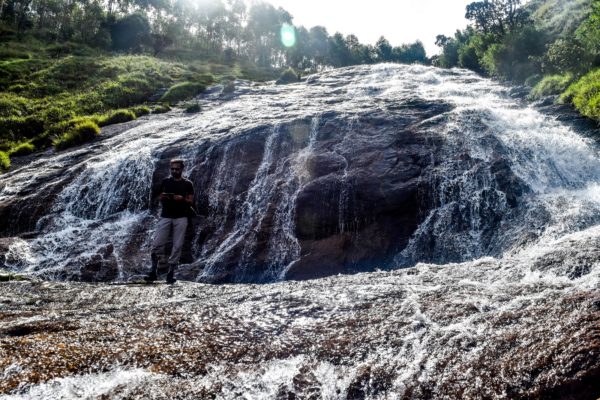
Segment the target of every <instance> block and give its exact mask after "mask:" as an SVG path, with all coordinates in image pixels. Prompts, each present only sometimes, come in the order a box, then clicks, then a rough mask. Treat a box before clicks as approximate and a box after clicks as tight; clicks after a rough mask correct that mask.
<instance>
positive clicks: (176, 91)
mask: <svg viewBox="0 0 600 400" xmlns="http://www.w3.org/2000/svg"><path fill="white" fill-rule="evenodd" d="M205 88H206V87H205V86H204V85H203V84H201V83H197V82H182V83H178V84H176V85H173V86H171V88H170V89H169V90H167V92H166V93H165V94H164V95H163V96H162V97H161V98H160V101H163V102H166V103H175V102H177V101H181V100H187V99H190V98H192V97H194V96H196V95H197V94H199V93H201V92H202V91H204V89H205Z"/></svg>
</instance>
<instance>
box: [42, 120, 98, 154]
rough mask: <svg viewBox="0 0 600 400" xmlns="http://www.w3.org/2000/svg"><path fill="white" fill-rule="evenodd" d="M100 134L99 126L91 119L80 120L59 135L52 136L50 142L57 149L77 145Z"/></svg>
mask: <svg viewBox="0 0 600 400" xmlns="http://www.w3.org/2000/svg"><path fill="white" fill-rule="evenodd" d="M99 134H100V127H98V125H97V124H96V123H95V122H93V121H91V120H87V121H82V122H79V123H77V124H76V125H74V126H73V127H71V128H70V129H68V130H67V131H66V132H65V133H63V134H62V135H61V136H58V137H56V138H54V140H53V141H52V144H53V145H54V147H56V148H57V149H58V150H61V149H65V148H67V147H71V146H77V145H80V144H83V143H85V142H88V141H90V140H92V139H93V138H95V137H96V136H98V135H99Z"/></svg>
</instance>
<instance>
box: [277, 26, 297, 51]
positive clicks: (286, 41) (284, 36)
mask: <svg viewBox="0 0 600 400" xmlns="http://www.w3.org/2000/svg"><path fill="white" fill-rule="evenodd" d="M280 36H281V43H282V44H283V45H284V46H285V47H293V46H294V45H295V44H296V30H295V29H294V26H293V25H290V24H283V25H282V26H281V32H280Z"/></svg>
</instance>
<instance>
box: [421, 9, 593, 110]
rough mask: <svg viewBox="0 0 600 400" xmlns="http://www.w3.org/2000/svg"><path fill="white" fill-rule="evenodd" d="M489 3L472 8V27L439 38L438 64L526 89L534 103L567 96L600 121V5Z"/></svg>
mask: <svg viewBox="0 0 600 400" xmlns="http://www.w3.org/2000/svg"><path fill="white" fill-rule="evenodd" d="M520 3H521V0H483V1H476V2H473V3H471V4H469V5H468V6H467V7H466V15H465V16H466V18H467V19H469V20H470V21H471V24H470V25H469V26H468V27H467V28H466V29H464V30H458V31H456V33H455V34H454V36H453V37H447V36H444V35H438V36H437V41H436V44H437V45H438V46H440V47H441V48H442V52H441V54H440V55H439V56H436V57H434V59H433V60H432V61H433V64H434V65H438V66H442V67H463V68H468V69H471V70H474V71H477V72H480V73H484V74H487V75H490V76H494V77H497V78H500V79H504V80H509V81H513V82H518V83H525V84H527V85H529V86H531V87H533V90H532V92H531V97H532V98H540V97H543V96H545V95H557V94H561V100H562V101H565V102H572V103H573V104H574V105H575V106H576V107H577V108H578V109H579V111H580V112H581V113H582V114H584V115H587V116H589V117H591V118H595V119H597V120H600V69H599V67H600V0H571V1H565V0H531V1H529V2H528V3H527V4H524V5H523V6H521V4H520Z"/></svg>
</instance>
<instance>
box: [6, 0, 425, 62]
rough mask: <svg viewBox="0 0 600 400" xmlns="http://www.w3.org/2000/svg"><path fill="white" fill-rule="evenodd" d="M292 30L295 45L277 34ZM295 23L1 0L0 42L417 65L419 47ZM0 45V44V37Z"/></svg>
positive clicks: (112, 2) (162, 6) (274, 16)
mask: <svg viewBox="0 0 600 400" xmlns="http://www.w3.org/2000/svg"><path fill="white" fill-rule="evenodd" d="M284 24H287V25H290V26H292V27H293V28H292V29H293V30H292V33H290V32H288V34H290V35H291V34H295V37H294V38H293V39H294V45H293V46H289V45H288V46H286V45H285V44H284V43H282V41H281V37H280V32H281V27H282V26H284ZM292 24H293V16H292V15H291V14H290V13H289V12H288V11H286V10H284V9H283V8H276V7H274V6H273V5H271V4H269V3H267V2H261V1H257V2H253V3H251V4H250V5H248V4H247V3H246V2H245V1H243V0H194V1H191V0H0V25H1V26H0V31H1V32H0V35H2V32H4V33H3V35H4V36H6V35H10V34H11V33H14V34H15V35H17V36H22V35H24V34H33V35H34V36H36V37H37V38H39V39H42V40H46V41H74V42H82V43H85V44H87V45H90V46H93V47H100V48H104V49H106V50H114V51H119V52H129V53H145V52H150V53H152V54H154V55H160V54H164V55H169V54H178V53H177V52H178V51H179V50H182V49H187V50H191V51H192V52H193V54H195V55H196V56H199V57H207V58H213V59H218V60H219V61H225V62H232V61H234V60H235V59H243V60H248V61H250V62H252V63H254V64H256V65H258V66H262V67H275V68H282V67H287V66H291V67H294V68H297V69H312V70H315V69H320V68H323V67H325V66H336V67H337V66H346V65H353V64H363V63H374V62H407V63H412V62H421V63H426V62H428V59H427V57H426V55H425V51H424V48H423V45H422V43H420V42H415V43H412V44H404V45H401V46H399V47H393V46H392V45H391V44H390V43H389V42H388V41H387V39H385V38H384V37H381V38H380V40H379V41H378V42H377V44H376V45H375V46H372V45H365V44H362V43H360V42H359V40H358V38H357V37H356V36H354V35H348V36H344V35H342V34H341V33H334V34H333V35H329V33H328V32H327V30H326V29H325V28H324V27H322V26H315V27H312V28H310V29H307V28H305V27H302V26H293V25H292ZM0 40H1V36H0Z"/></svg>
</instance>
